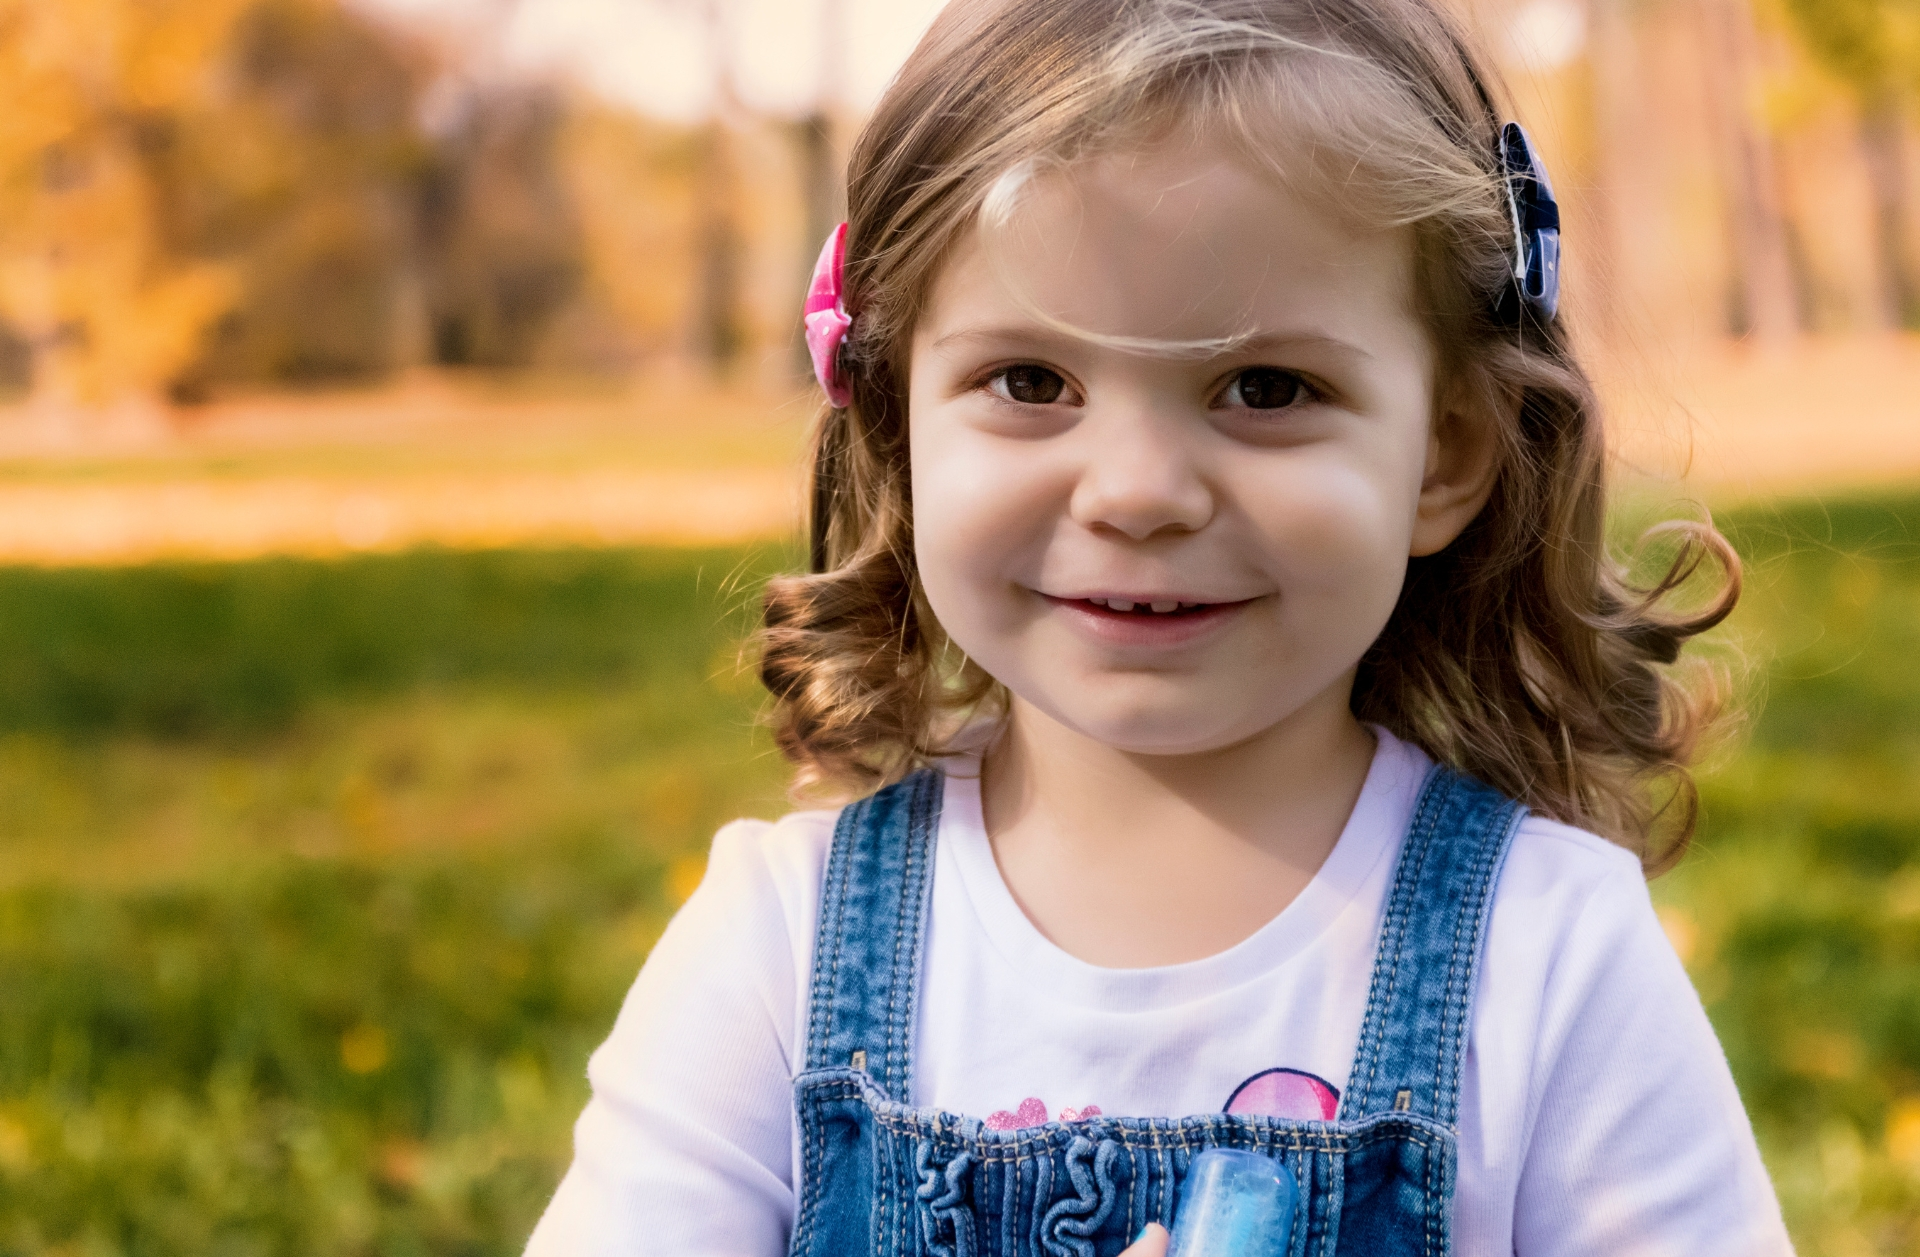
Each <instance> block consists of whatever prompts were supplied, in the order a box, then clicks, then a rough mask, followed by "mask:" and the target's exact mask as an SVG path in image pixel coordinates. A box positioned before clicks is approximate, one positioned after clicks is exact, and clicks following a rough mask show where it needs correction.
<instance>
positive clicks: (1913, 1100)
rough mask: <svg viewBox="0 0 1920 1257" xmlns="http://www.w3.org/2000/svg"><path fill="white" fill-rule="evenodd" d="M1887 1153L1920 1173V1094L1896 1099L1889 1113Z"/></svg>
mask: <svg viewBox="0 0 1920 1257" xmlns="http://www.w3.org/2000/svg"><path fill="white" fill-rule="evenodd" d="M1887 1155H1888V1156H1889V1157H1891V1158H1892V1159H1893V1160H1895V1161H1898V1162H1900V1163H1901V1164H1902V1165H1905V1166H1906V1167H1907V1168H1909V1169H1911V1170H1913V1171H1914V1172H1915V1173H1916V1174H1920V1095H1910V1096H1904V1097H1902V1098H1901V1099H1899V1100H1896V1101H1894V1104H1893V1108H1892V1109H1891V1110H1890V1111H1889V1112H1888V1113H1887Z"/></svg>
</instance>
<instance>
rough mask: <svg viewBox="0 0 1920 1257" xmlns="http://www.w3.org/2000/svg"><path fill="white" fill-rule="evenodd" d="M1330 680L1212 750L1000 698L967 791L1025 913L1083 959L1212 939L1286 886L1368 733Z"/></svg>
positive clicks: (1100, 960)
mask: <svg viewBox="0 0 1920 1257" xmlns="http://www.w3.org/2000/svg"><path fill="white" fill-rule="evenodd" d="M1349 688H1350V687H1349V685H1348V684H1342V685H1339V686H1336V687H1333V688H1332V689H1331V690H1329V691H1328V692H1327V693H1326V694H1323V695H1321V696H1320V697H1319V698H1317V699H1315V700H1314V701H1313V702H1311V703H1309V704H1308V705H1307V706H1306V707H1303V708H1301V709H1300V710H1298V711H1296V712H1294V713H1293V714H1292V715H1291V716H1289V717H1288V718H1287V719H1285V720H1283V721H1280V722H1278V723H1277V724H1275V725H1273V726H1271V727H1269V728H1268V729H1266V730H1264V731H1262V732H1261V733H1259V734H1258V735H1256V736H1254V737H1252V738H1249V739H1247V740H1245V741H1243V742H1239V743H1236V744H1234V745H1232V746H1227V747H1222V748H1220V749H1218V750H1211V751H1205V752H1197V753H1189V754H1180V755H1146V754H1139V753H1134V752H1128V751H1122V750H1117V749H1115V748H1113V747H1111V746H1108V745H1106V744H1104V743H1101V742H1099V741H1097V740H1095V739H1093V738H1090V737H1087V736H1086V735H1085V734H1082V733H1080V732H1078V731H1076V730H1073V729H1071V728H1068V727H1067V726H1065V725H1063V724H1061V723H1059V722H1058V721H1056V720H1053V719H1052V718H1050V717H1048V716H1047V715H1045V714H1044V713H1042V712H1040V711H1039V710H1037V709H1035V708H1033V707H1031V706H1028V705H1026V704H1024V703H1022V702H1021V701H1020V700H1018V699H1017V698H1016V699H1015V700H1014V703H1013V708H1012V714H1011V719H1010V720H1009V723H1008V727H1007V731H1006V734H1005V736H1003V737H1002V738H1001V739H1000V740H999V742H998V743H996V745H995V746H994V748H993V749H992V750H991V751H990V752H989V753H988V755H987V759H986V765H985V780H984V782H983V785H982V804H983V807H984V810H985V819H986V824H987V832H988V835H989V837H990V838H991V839H992V842H993V848H994V855H995V858H996V860H997V861H998V862H999V864H1000V868H1001V873H1002V875H1003V877H1004V878H1005V879H1006V881H1007V885H1008V888H1009V889H1010V890H1012V891H1013V894H1014V898H1015V899H1016V900H1018V901H1019V902H1020V905H1021V907H1022V908H1023V909H1024V910H1025V911H1026V913H1027V915H1028V917H1029V918H1030V919H1031V920H1032V921H1033V923H1034V924H1035V925H1036V926H1037V927H1039V928H1040V930H1041V932H1042V933H1044V934H1046V935H1048V936H1049V937H1050V938H1052V939H1053V941H1054V942H1055V943H1057V944H1059V945H1060V946H1062V947H1063V948H1065V949H1066V950H1067V951H1069V952H1071V953H1073V954H1075V955H1078V956H1080V958H1081V959H1083V960H1087V961H1089V962H1091V963H1094V964H1101V965H1108V966H1113V967H1121V968H1130V967H1139V966H1144V965H1157V964H1172V963H1179V962H1180V961H1184V960H1192V959H1198V958H1199V957H1201V956H1205V955H1210V954H1212V953H1213V952H1216V951H1220V950H1224V949H1225V948H1226V947H1230V946H1232V945H1233V944H1234V943H1236V942H1238V941H1240V940H1241V939H1243V938H1245V937H1246V936H1247V935H1248V934H1251V933H1252V932H1253V931H1255V930H1257V929H1259V928H1260V926H1262V925H1264V924H1265V923H1266V922H1267V921H1269V920H1271V919H1272V918H1273V917H1274V916H1275V915H1277V914H1278V913H1279V912H1280V911H1281V910H1282V909H1284V908H1285V907H1286V905H1287V904H1288V903H1290V902H1292V900H1293V898H1294V897H1295V896H1297V895H1298V894H1299V892H1300V890H1301V889H1303V888H1304V887H1305V886H1306V884H1307V883H1308V882H1309V881H1311V880H1312V879H1313V876H1314V874H1315V873H1317V872H1318V871H1319V868H1320V866H1321V864H1323V863H1324V862H1325V861H1326V858H1327V856H1328V854H1329V853H1330V852H1331V851H1332V850H1333V847H1334V844H1335V843H1336V842H1337V841H1338V840H1339V836H1340V832H1341V830H1342V829H1343V828H1344V827H1345V824H1346V819H1347V816H1348V814H1349V813H1350V812H1351V811H1352V810H1353V804H1354V801H1355V799H1357V798H1358V797H1359V793H1360V787H1361V784H1362V783H1363V782H1364V781H1365V779H1366V774H1367V768H1368V765H1369V764H1370V763H1371V762H1372V755H1373V738H1372V735H1371V734H1369V733H1368V731H1367V730H1366V728H1365V727H1364V726H1362V725H1361V724H1360V723H1359V722H1358V721H1357V720H1355V719H1354V717H1353V715H1352V713H1351V712H1350V711H1349V710H1348V707H1347V701H1348V692H1349Z"/></svg>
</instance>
